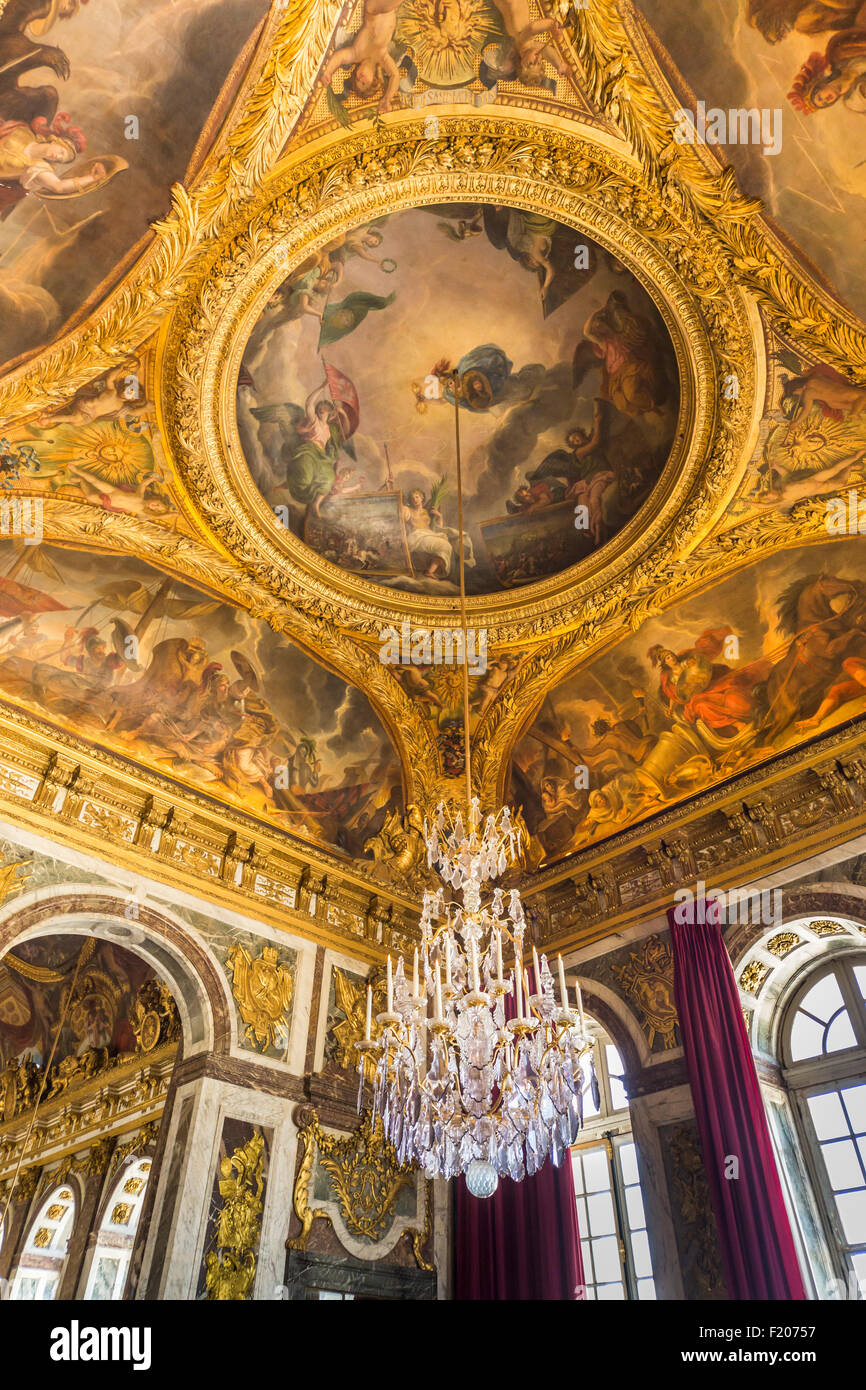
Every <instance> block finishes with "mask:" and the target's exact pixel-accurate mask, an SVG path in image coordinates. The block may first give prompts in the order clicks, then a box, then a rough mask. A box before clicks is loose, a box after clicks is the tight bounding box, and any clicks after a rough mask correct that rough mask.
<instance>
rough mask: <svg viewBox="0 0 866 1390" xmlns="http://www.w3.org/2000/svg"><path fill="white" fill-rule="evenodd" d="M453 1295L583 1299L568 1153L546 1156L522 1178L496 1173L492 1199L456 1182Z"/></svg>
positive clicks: (457, 1296)
mask: <svg viewBox="0 0 866 1390" xmlns="http://www.w3.org/2000/svg"><path fill="white" fill-rule="evenodd" d="M454 1219H455V1227H456V1261H457V1263H456V1270H455V1276H456V1277H455V1297H456V1298H458V1299H511V1298H518V1299H530V1300H531V1299H576V1298H581V1297H583V1292H582V1290H583V1260H582V1259H581V1252H580V1232H579V1230H578V1225H577V1204H576V1202H575V1200H574V1179H573V1177H572V1173H571V1157H570V1156H568V1157H567V1158H566V1159H565V1160H564V1161H563V1164H562V1167H561V1168H554V1166H553V1163H552V1162H551V1160H550V1159H548V1160H547V1162H546V1163H545V1165H544V1167H543V1168H542V1169H541V1170H540V1172H538V1173H535V1174H534V1175H533V1177H531V1178H524V1179H523V1182H513V1181H512V1179H511V1178H500V1179H499V1186H498V1188H497V1189H496V1191H495V1192H494V1194H493V1196H492V1197H488V1198H478V1197H473V1196H472V1193H471V1192H470V1191H469V1190H468V1188H467V1186H466V1179H465V1178H464V1177H459V1178H458V1179H457V1191H456V1193H455V1202H454Z"/></svg>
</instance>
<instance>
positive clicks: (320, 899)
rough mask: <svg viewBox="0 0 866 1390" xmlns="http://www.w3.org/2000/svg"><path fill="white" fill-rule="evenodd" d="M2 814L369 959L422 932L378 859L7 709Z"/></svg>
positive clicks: (2, 722) (2, 736)
mask: <svg viewBox="0 0 866 1390" xmlns="http://www.w3.org/2000/svg"><path fill="white" fill-rule="evenodd" d="M61 793H62V794H63V795H62V800H61V798H60V794H61ZM0 816H2V817H4V818H5V819H7V820H9V821H11V822H12V823H13V824H18V825H21V826H24V827H26V828H27V829H30V830H32V831H34V832H35V833H37V834H41V835H47V836H48V837H50V838H51V839H52V840H54V841H56V842H57V843H59V844H65V845H68V846H69V847H70V848H74V849H76V850H78V851H82V852H85V853H89V854H92V855H93V856H94V857H95V858H97V859H102V860H105V861H106V862H109V863H111V864H116V865H117V866H119V867H121V868H123V869H128V870H130V871H132V872H133V873H135V874H139V875H143V876H145V877H148V878H152V879H154V880H155V881H156V882H158V883H164V884H165V885H166V887H167V888H169V889H175V890H177V891H179V892H187V893H193V894H196V895H197V896H200V897H204V898H205V899H206V900H207V901H210V902H213V903H217V904H222V905H224V906H225V907H227V908H229V909H230V910H234V911H237V912H240V913H244V914H246V915H251V916H254V917H255V918H256V919H257V920H259V921H262V922H265V923H267V924H269V925H271V926H274V927H276V928H278V929H280V930H287V931H291V932H293V933H294V934H296V935H297V936H300V937H302V938H305V939H307V940H312V941H315V942H317V943H322V944H325V945H329V946H334V947H336V948H337V949H339V950H341V951H343V952H345V951H346V949H347V948H350V950H351V954H352V955H354V956H357V957H359V958H361V959H363V960H369V961H378V960H380V959H382V958H384V955H385V954H386V953H387V950H388V948H389V947H390V946H396V947H397V948H398V949H403V947H404V946H405V945H406V944H407V943H409V941H410V938H412V937H413V934H414V932H415V930H416V927H415V923H414V917H415V910H416V909H415V904H414V902H413V901H411V900H410V899H408V898H407V897H406V896H405V895H404V894H403V893H401V892H400V890H399V888H398V887H395V886H394V885H393V884H390V883H388V882H384V883H383V882H382V881H381V880H380V879H379V878H378V877H377V876H376V866H375V865H374V864H373V863H372V861H370V862H369V863H367V862H363V861H362V862H355V861H352V860H348V859H346V858H345V856H343V855H340V854H339V853H337V852H334V851H330V850H328V848H327V847H326V846H324V845H320V844H316V845H309V846H307V845H302V844H300V843H299V842H298V841H297V840H296V839H293V837H291V836H290V835H288V834H286V832H284V831H281V830H279V829H277V828H275V827H273V826H270V825H268V824H267V823H265V822H263V821H262V820H260V819H258V818H256V817H254V816H252V815H247V814H244V812H243V811H240V810H235V809H233V808H230V807H228V806H225V805H223V804H222V803H220V802H216V801H214V800H212V799H210V798H208V797H206V796H202V795H201V794H199V793H196V792H194V791H191V790H189V789H187V788H183V787H181V786H180V784H178V783H176V782H174V781H173V779H171V778H168V777H163V776H160V775H159V774H158V773H155V772H152V771H150V770H149V769H146V768H142V767H139V766H137V765H135V764H134V763H131V762H130V761H129V760H128V759H125V758H122V757H120V756H118V755H116V754H113V753H111V752H109V751H108V750H104V749H96V750H95V749H94V748H93V747H92V746H90V745H87V744H85V743H84V742H83V741H82V740H78V739H75V738H74V737H73V736H71V735H64V734H59V733H58V732H57V731H55V730H51V731H50V732H48V731H46V730H45V728H44V727H43V726H42V725H41V724H40V722H39V721H37V720H35V719H31V718H29V717H28V716H26V715H24V714H17V715H16V714H13V713H11V712H8V711H5V712H2V713H0ZM313 895H315V903H314V907H313V910H312V911H311V910H310V908H311V905H312V897H313Z"/></svg>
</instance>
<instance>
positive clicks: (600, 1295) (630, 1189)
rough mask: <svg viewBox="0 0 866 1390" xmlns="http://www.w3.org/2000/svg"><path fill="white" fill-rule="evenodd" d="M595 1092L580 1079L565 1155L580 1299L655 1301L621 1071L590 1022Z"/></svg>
mask: <svg viewBox="0 0 866 1390" xmlns="http://www.w3.org/2000/svg"><path fill="white" fill-rule="evenodd" d="M587 1025H588V1027H589V1031H590V1033H591V1034H592V1036H593V1038H594V1040H595V1043H594V1048H593V1058H592V1060H593V1065H594V1068H595V1077H596V1080H597V1091H596V1089H595V1087H594V1086H593V1085H592V1084H591V1083H590V1081H589V1079H587V1085H586V1088H585V1091H584V1098H583V1119H584V1126H583V1129H582V1130H581V1137H580V1140H579V1141H578V1143H577V1144H575V1146H574V1148H573V1149H572V1151H571V1157H572V1168H573V1173H574V1192H575V1198H576V1201H577V1220H578V1225H579V1226H580V1245H581V1251H582V1254H583V1277H584V1280H585V1283H586V1296H587V1298H591V1299H604V1300H611V1299H614V1300H624V1299H631V1298H640V1299H653V1298H655V1296H656V1293H655V1282H654V1280H653V1271H652V1261H651V1259H650V1250H649V1240H648V1238H647V1230H646V1217H645V1215H644V1206H643V1196H642V1193H641V1185H640V1173H639V1171H638V1160H637V1149H636V1147H635V1144H634V1140H633V1139H632V1133H631V1123H630V1120H629V1111H628V1097H627V1095H626V1090H625V1083H624V1080H623V1065H622V1060H621V1058H620V1055H619V1052H618V1051H617V1048H616V1047H615V1046H614V1043H613V1042H612V1040H611V1039H610V1038H609V1037H608V1035H607V1033H605V1031H604V1029H603V1028H601V1027H600V1025H599V1024H597V1023H596V1022H595V1021H594V1020H593V1019H590V1018H587Z"/></svg>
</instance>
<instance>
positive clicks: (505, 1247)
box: [454, 972, 585, 1300]
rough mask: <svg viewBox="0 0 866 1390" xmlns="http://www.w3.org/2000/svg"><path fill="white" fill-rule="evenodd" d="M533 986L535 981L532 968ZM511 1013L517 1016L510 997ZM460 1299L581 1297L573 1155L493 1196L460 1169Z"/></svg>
mask: <svg viewBox="0 0 866 1390" xmlns="http://www.w3.org/2000/svg"><path fill="white" fill-rule="evenodd" d="M530 987H531V988H534V983H533V979H532V972H530ZM506 1013H507V1014H508V1016H509V1017H513V1005H512V1000H511V997H510V996H509V997H508V998H507V999H506ZM454 1225H455V1281H454V1283H455V1287H454V1296H455V1298H457V1299H487V1300H490V1299H529V1300H531V1299H550V1300H554V1299H577V1298H583V1297H584V1296H585V1295H584V1291H583V1259H582V1256H581V1250H580V1230H579V1227H578V1224H577V1203H576V1202H575V1198H574V1178H573V1176H572V1167H571V1155H570V1154H569V1155H567V1156H566V1157H565V1158H564V1159H563V1162H562V1166H561V1167H560V1168H556V1167H554V1165H553V1162H552V1161H551V1159H549V1158H548V1160H547V1162H546V1163H545V1165H544V1167H543V1168H542V1169H540V1171H539V1172H537V1173H535V1174H534V1175H533V1176H532V1177H531V1178H524V1179H523V1182H514V1181H513V1180H512V1179H511V1178H508V1177H501V1178H500V1179H499V1186H498V1187H497V1189H496V1191H495V1192H494V1194H493V1196H492V1197H486V1198H479V1197H473V1196H472V1193H471V1192H470V1191H469V1189H468V1188H467V1186H466V1179H465V1178H464V1177H463V1176H462V1175H461V1176H460V1177H459V1178H457V1179H456V1192H455V1198H454Z"/></svg>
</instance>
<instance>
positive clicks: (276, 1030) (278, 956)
mask: <svg viewBox="0 0 866 1390" xmlns="http://www.w3.org/2000/svg"><path fill="white" fill-rule="evenodd" d="M231 935H232V937H233V938H234V939H233V941H232V944H231V946H229V947H228V949H227V950H226V949H225V948H223V949H222V950H220V949H218V952H217V953H218V954H219V955H220V957H221V958H223V961H224V965H225V970H226V974H227V975H228V977H229V980H230V981H231V990H232V994H233V996H234V1001H235V1006H236V1008H237V1011H238V1015H239V1027H238V1041H239V1043H240V1045H241V1047H246V1048H249V1049H250V1051H253V1052H258V1053H260V1054H261V1055H263V1056H265V1057H279V1058H280V1060H281V1061H286V1060H287V1058H288V1052H289V1040H290V1037H291V1028H292V1001H293V999H294V993H295V971H296V969H297V959H298V953H297V951H293V950H291V949H290V948H288V947H278V946H271V945H265V944H264V942H262V941H261V940H259V939H257V938H254V937H250V936H248V935H247V934H246V933H239V932H236V931H232V932H231Z"/></svg>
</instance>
